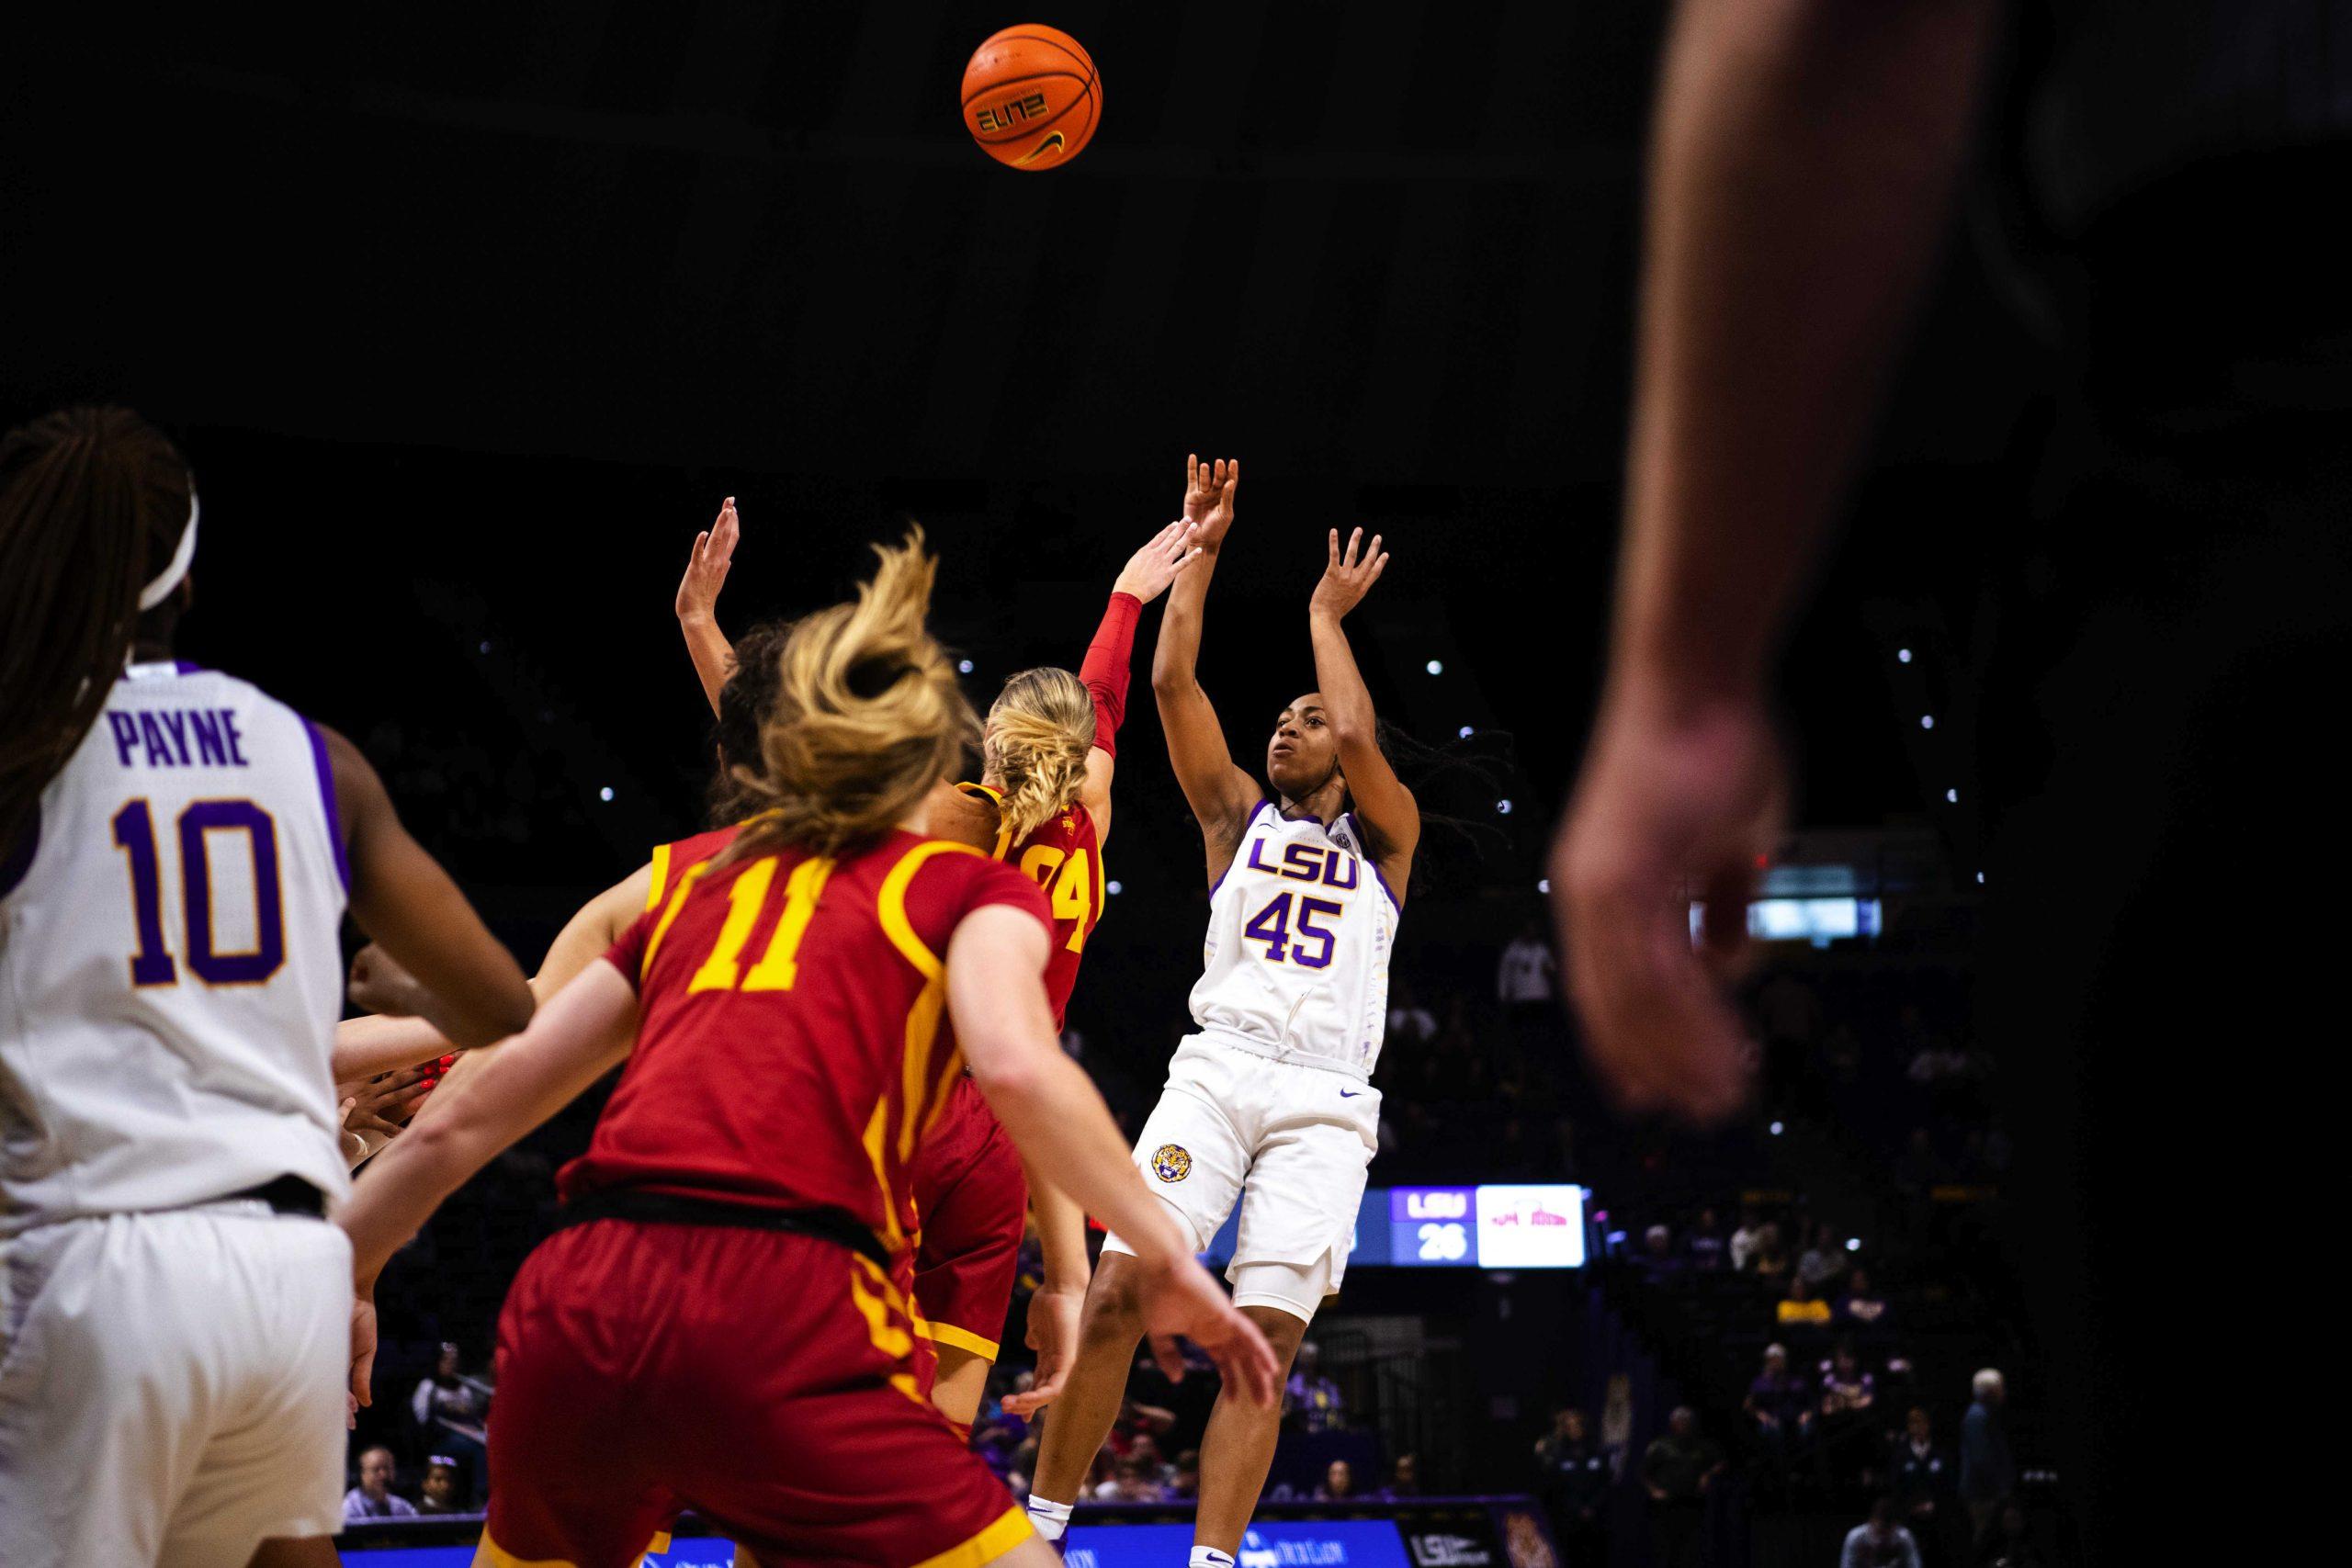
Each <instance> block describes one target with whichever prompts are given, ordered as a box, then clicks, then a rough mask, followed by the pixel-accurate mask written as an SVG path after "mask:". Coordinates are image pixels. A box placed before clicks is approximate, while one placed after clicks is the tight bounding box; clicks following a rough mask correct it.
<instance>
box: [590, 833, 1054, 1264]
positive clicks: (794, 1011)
mask: <svg viewBox="0 0 2352 1568" xmlns="http://www.w3.org/2000/svg"><path fill="white" fill-rule="evenodd" d="M688 842H692V840H688ZM671 881H672V884H673V886H672V887H671V890H670V892H669V894H668V896H667V897H665V898H663V899H662V904H661V907H660V908H657V909H649V910H647V911H646V912H645V913H644V914H643V915H641V916H639V918H638V919H637V922H636V923H635V924H634V925H632V926H630V928H629V929H628V931H627V932H626V933H624V934H623V936H622V937H621V939H620V941H619V942H616V943H614V945H613V948H612V951H611V952H610V953H606V954H605V958H606V960H607V961H608V962H610V963H611V964H613V965H614V967H616V969H618V970H619V971H620V972H621V973H622V974H623V975H624V976H627V977H628V979H629V980H630V981H631V982H632V983H633V984H635V985H636V986H637V987H638V998H639V999H638V1016H639V1021H638V1032H637V1045H636V1049H635V1050H634V1052H632V1054H631V1055H630V1056H629V1060H628V1067H627V1069H626V1070H625V1071H624V1072H623V1073H622V1075H621V1081H620V1084H619V1087H618V1088H616V1089H615V1090H614V1091H613V1098H612V1100H611V1102H610V1103H609V1104H608V1105H607V1106H606V1107H605V1113H604V1115H603V1117H602V1118H600V1119H599V1120H598V1122H597V1123H596V1132H595V1135H594V1138H593V1139H592V1140H591V1142H590V1144H589V1146H588V1152H587V1153H586V1154H584V1155H582V1156H581V1157H580V1158H578V1159H576V1160H574V1161H572V1162H571V1164H570V1165H568V1166H566V1167H565V1168H563V1171H562V1173H561V1175H560V1176H559V1177H558V1179H557V1187H558V1190H559V1191H560V1193H561V1194H562V1195H563V1197H564V1198H565V1199H567V1200H570V1199H572V1198H576V1197H579V1196H581V1195H582V1194H584V1193H588V1192H594V1191H599V1190H605V1189H608V1188H615V1187H628V1188H634V1189H639V1190H646V1191H653V1192H667V1193H675V1194H682V1195H686V1196H692V1197H698V1198H708V1199H715V1200H718V1201H723V1202H737V1203H745V1204H752V1205H760V1206H765V1207H774V1208H786V1209H835V1210H840V1211H842V1212H843V1213H847V1214H849V1215H850V1216H852V1217H853V1218H854V1219H855V1220H857V1221H858V1222H859V1223H860V1224H865V1226H867V1227H868V1228H869V1229H871V1230H872V1231H873V1233H874V1235H876V1237H877V1238H879V1239H880V1240H881V1242H882V1244H883V1246H884V1247H886V1248H887V1249H888V1250H890V1251H892V1252H894V1253H896V1252H900V1251H903V1250H904V1248H905V1247H907V1245H908V1232H907V1224H908V1221H907V1216H908V1214H909V1213H910V1200H909V1196H908V1193H909V1181H908V1168H909V1167H910V1164H911V1163H912V1162H913V1160H914V1157H915V1155H916V1152H917V1150H918V1148H919V1147H920V1146H921V1144H922V1134H923V1132H924V1131H925V1129H926V1127H927V1125H928V1123H929V1122H930V1121H931V1120H932V1118H933V1116H934V1115H935V1114H936V1112H937V1110H938V1107H939V1105H940V1103H941V1101H942V1100H943V1099H944V1096H945V1093H946V1089H947V1087H948V1086H949V1085H950V1084H952V1083H954V1082H955V1080H956V1074H957V1073H959V1072H960V1071H961V1070H962V1057H961V1055H960V1054H959V1053H958V1052H957V1051H956V1045H955V1042H954V1039H953V1037H952V1035H951V1033H950V1032H949V1029H948V1026H947V1021H946V1018H945V1009H946V999H947V987H946V965H945V961H944V954H945V953H946V952H947V942H948V938H949V936H950V935H951V934H952V933H953V932H954V931H955V929H956V925H957V924H958V923H959V922H960V921H961V920H962V919H964V917H965V916H967V915H968V914H970V913H971V912H972V911H974V910H975V909H978V908H984V907H986V906H988V905H991V904H1002V905H1007V906H1009V907H1012V908H1018V909H1021V910H1023V911H1024V912H1026V913H1029V914H1031V915H1034V916H1035V917H1036V918H1037V919H1038V920H1039V921H1040V922H1046V897H1045V896H1044V895H1043V894H1041V893H1040V892H1039V890H1038V888H1037V887H1036V886H1035V884H1034V883H1032V882H1030V881H1029V880H1028V879H1026V878H1024V877H1022V876H1021V875H1019V874H1016V873H1015V872H1013V871H1012V870H1011V869H1009V868H1008V867H1005V866H1002V865H999V864H997V863H993V862H991V861H990V860H989V859H988V858H987V857H986V856H983V855H980V854H978V853H976V852H973V851H971V850H969V849H967V848H966V847H965V846H963V845H961V844H951V843H947V842H944V841H942V840H922V839H918V838H916V837H914V836H913V835H912V834H910V833H903V832H893V833H891V834H889V835H888V837H887V838H885V839H884V840H882V841H881V842H880V843H878V844H877V845H876V846H875V847H873V848H871V849H868V850H865V851H864V852H860V853H857V854H854V855H850V856H846V857H844V858H842V859H840V860H834V859H831V858H830V857H826V856H821V855H809V854H805V853H802V852H795V851H785V852H778V853H775V854H767V855H761V856H758V857H755V858H752V859H749V860H744V861H741V862H738V863H733V864H729V865H723V866H717V867H716V868H714V863H713V861H712V860H710V859H705V860H701V861H698V862H697V863H695V864H693V865H690V866H688V867H686V868H685V869H684V870H683V871H677V872H675V873H674V874H673V877H672V878H671Z"/></svg>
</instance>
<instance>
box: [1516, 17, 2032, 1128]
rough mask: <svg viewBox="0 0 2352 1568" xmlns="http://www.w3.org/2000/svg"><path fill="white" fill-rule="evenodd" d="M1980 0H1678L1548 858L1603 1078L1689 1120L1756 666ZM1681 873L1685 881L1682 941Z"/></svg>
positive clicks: (1896, 305) (1928, 187) (1713, 1007)
mask: <svg viewBox="0 0 2352 1568" xmlns="http://www.w3.org/2000/svg"><path fill="white" fill-rule="evenodd" d="M1996 15H1997V6H1996V0H1684V3H1683V4H1682V5H1680V6H1678V7H1677V12H1676V17H1675V24H1674V30H1673V35H1672V38H1671V39H1670V41H1669V42H1668V48H1667V55H1666V62H1665V67H1664V71H1663V74H1662V76H1661V79H1660V86H1659V92H1658V108H1657V124H1656V126H1655V129H1654V133H1653V136H1652V141H1651V160H1650V170H1649V197H1648V200H1649V215H1648V223H1647V234H1646V250H1647V254H1646V256H1645V262H1644V268H1643V281H1642V299H1641V324H1640V328H1639V331H1638V333H1637V345H1636V351H1637V359H1638V366H1637V371H1636V378H1635V379H1636V389H1635V393H1634V415H1633V432H1632V446H1631V452H1630V455H1629V457H1628V460H1627V468H1626V502H1625V519H1626V521H1625V540H1624V547H1623V559H1622V562H1621V565H1620V568H1619V575H1618V591H1617V612H1616V624H1615V626H1614V628H1613V631H1612V636H1611V655H1610V671H1609V678H1608V681H1607V682H1606V684H1605V687H1604V691H1603V695H1602V701H1601V712H1600V720H1599V722H1598V723H1597V724H1596V726H1595V728H1594V734H1593V739H1592V741H1591V743H1590V746H1589V750H1588V754H1587V756H1586V760H1585V767H1584V774H1583V778H1582V780H1581V781H1580V782H1579V784H1578V785H1577V795H1576V800H1575V803H1574V804H1573V805H1572V806H1571V807H1570V809H1569V814H1568V819H1567V824H1566V829H1565V830H1564V832H1563V835H1562V838H1561V841H1560V844H1559V846H1558V848H1557V850H1556V851H1555V854H1554V858H1553V864H1552V886H1553V900H1554V903H1555V908H1556V909H1557V912H1558V917H1559V921H1560V926H1561V939H1562V943H1563V952H1564V958H1565V964H1564V967H1565V968H1566V973H1567V977H1568V984H1569V988H1570V990H1571V992H1572V994H1573V995H1574V997H1575V998H1576V1002H1577V1010H1578V1011H1579V1013H1580V1014H1581V1015H1582V1017H1583V1020H1584V1023H1585V1029H1584V1035H1585V1039H1586V1042H1587V1049H1588V1051H1589V1055H1590V1056H1591V1058H1592V1062H1593V1065H1594V1066H1595V1068H1596V1069H1597V1070H1598V1072H1599V1074H1600V1077H1601V1078H1602V1080H1603V1081H1604V1082H1605V1083H1606V1084H1608V1085H1609V1086H1610V1087H1611V1089H1614V1090H1615V1091H1616V1093H1617V1094H1618V1095H1619V1096H1620V1097H1621V1098H1622V1099H1623V1100H1627V1101H1628V1102H1631V1103H1635V1104H1641V1105H1655V1106H1664V1107H1667V1108H1669V1109H1672V1110H1675V1111H1679V1112H1680V1113H1682V1114H1684V1115H1686V1116H1691V1117H1694V1118H1698V1119H1702V1120H1713V1119H1716V1118H1720V1117H1723V1116H1725V1115H1728V1114H1730V1113H1731V1111H1733V1110H1734V1109H1735V1108H1736V1106H1737V1105H1738V1104H1739V1103H1740V1101H1741V1100H1742V1099H1743V1098H1744V1097H1745V1093H1746V1089H1747V1077H1748V1069H1747V1066H1746V1059H1747V1053H1746V1048H1745V1043H1744V1041H1743V1039H1742V1036H1741V1032H1740V1029H1739V1024H1738V1021H1737V1019H1736V1016H1735V1015H1734V1013H1733V1011H1732V1010H1731V1009H1730V1008H1729V1007H1728V1006H1727V1005H1726V1004H1725V1003H1724V1000H1723V998H1721V997H1720V995H1718V994H1717V992H1716V990H1715V988H1714V981H1715V980H1716V978H1717V977H1718V976H1725V977H1727V976H1730V975H1732V974H1734V973H1736V972H1737V970H1738V968H1739V964H1738V962H1737V961H1738V958H1739V952H1738V950H1739V948H1740V947H1741V946H1742V945H1743V944H1744V942H1746V938H1747V923H1746V918H1745V905H1746V903H1747V895H1748V892H1749V889H1750V886H1751V885H1752V881H1753V877H1754V866H1755V864H1756V861H1757V857H1758V852H1761V851H1765V850H1768V849H1770V847H1771V843H1772V840H1773V839H1774V837H1775V836H1776V825H1777V821H1778V815H1777V807H1778V804H1779V796H1780V787H1779V786H1780V778H1779V749H1778V747H1777V745H1776V744H1775V742H1774V738H1773V735H1772V727H1771V724H1770V715H1769V711H1768V701H1767V697H1766V692H1767V689H1768V686H1769V682H1770V665H1771V663H1772V661H1773V659H1774V656H1775V653H1776V651H1777V646H1778V643H1779V640H1780V637H1781V633H1782V630H1783V628H1784V627H1785V626H1786V624H1787V622H1788V620H1789V617H1790V615H1792V612H1793V610H1794V607H1795V606H1796V604H1798V603H1799V601H1800V600H1801V598H1802V596H1803V589H1804V577H1805V572H1806V569H1807V567H1808V566H1809V565H1810V563H1811V561H1812V559H1813V558H1814V556H1815V554H1816V552H1817V551H1818V549H1819V547H1820V545H1821V542H1822V540H1823V538H1824V537H1825V536H1826V533H1827V531H1828V528H1829V525H1830V523H1831V520H1832V518H1833V516H1834V515H1835V513H1836V510H1837V504H1838V497H1839V494H1840V493H1841V491H1842V490H1843V489H1844V486H1845V482H1846V479H1847V476H1848V473H1849V470H1850V469H1851V468H1852V466H1853V462H1854V459H1855V457H1856V454H1857V453H1858V452H1859V450H1860V446H1861V443H1862V440H1863V437H1864V436H1865V434H1866V433H1867V432H1868V429H1869V426H1870V423H1871V417H1872V414H1873V412H1874V410H1875V409H1876V407H1877V404H1878V401H1879V393H1880V389H1881V387H1882V385H1883V381H1884V379H1885V377H1886V372H1887V368H1888V366H1889V365H1890V363H1891V361H1892V360H1893V358H1894V353H1895V350H1896V348H1897V346H1898V344H1900V342H1901V339H1902V329H1903V325H1904V322H1905V318H1906V317H1907V316H1908V314H1909V311H1910V308H1911V305H1912V302H1913V300H1914V299H1915V298H1916V297H1917V294H1918V292H1919V288H1920V285H1921V282H1922V279H1923V278H1924V277H1925V276H1926V274H1927V269H1928V263H1929V261H1930V260H1931V258H1932V257H1933V255H1934V254H1935V249H1936V243H1937V240H1938V238H1939V234H1940V233H1941V231H1942V230H1943V228H1944V224H1945V220H1946V215H1947V213H1948V210H1949V208H1950V202H1951V189H1952V185H1953V182H1954V179H1955V176H1956V175H1957V173H1958V171H1959V169H1960V167H1961V164H1962V158H1963V155H1964V153H1965V151H1966V146H1967V140H1968V121H1969V115H1970V109H1971V106H1972V103H1973V98H1974V96H1975V84H1976V79H1977V76H1978V73H1979V67H1980V64H1981V62H1982V61H1983V58H1984V54H1985V41H1986V39H1987V36H1988V35H1989V33H1990V31H1991V28H1992V24H1993V20H1994V18H1995V17H1996ZM1763 300H1769V301H1770V309H1758V301H1763ZM1686 886H1688V887H1690V888H1692V889H1695V890H1697V891H1698V893H1699V895H1700V896H1701V897H1702V898H1703V899H1704V900H1705V903H1706V906H1707V908H1706V919H1705V931H1706V951H1705V952H1704V953H1703V954H1702V955H1694V954H1693V953H1692V952H1691V943H1690V942H1689V940H1688V937H1687V927H1685V925H1684V922H1685V921H1686V920H1687V919H1688V917H1687V914H1686V912H1685V910H1686V906H1685V905H1684V903H1683V894H1682V889H1683V888H1684V887H1686ZM1678 931H1683V932H1685V933H1686V934H1683V935H1680V936H1678V935H1677V932H1678Z"/></svg>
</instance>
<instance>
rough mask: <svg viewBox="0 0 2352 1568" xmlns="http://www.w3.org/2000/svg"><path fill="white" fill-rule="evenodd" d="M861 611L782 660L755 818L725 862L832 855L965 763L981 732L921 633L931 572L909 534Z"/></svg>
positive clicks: (817, 617)
mask: <svg viewBox="0 0 2352 1568" xmlns="http://www.w3.org/2000/svg"><path fill="white" fill-rule="evenodd" d="M875 553H876V554H877V555H879V556H880V557H881V558H882V564H881V565H880V566H879V567H878V568H877V569H876V570H875V573H874V577H873V579H872V581H867V582H864V583H860V584H859V585H858V590H857V598H856V600H855V602H854V603H851V604H835V605H832V606H831V607H830V608H827V609H823V610H820V611H818V612H817V613H816V614H814V615H807V616H804V617H802V619H801V620H800V622H799V623H798V624H797V625H796V626H794V627H793V628H792V631H791V635H790V636H788V637H786V638H785V641H784V647H783V650H782V651H781V652H780V653H778V654H776V655H775V660H776V691H775V702H774V704H773V705H771V706H770V708H769V709H768V712H767V714H766V716H764V717H763V720H762V721H761V724H760V761H759V766H758V767H757V768H749V767H738V768H736V769H735V770H734V775H735V779H736V782H737V783H738V784H741V786H742V792H743V796H744V803H745V804H746V805H747V806H749V807H752V808H754V809H756V810H757V811H758V813H759V815H758V817H757V818H755V819H754V820H753V822H752V826H751V827H750V828H749V829H747V830H746V831H745V832H743V833H742V834H741V835H740V836H738V838H737V839H736V841H735V843H734V845H733V846H732V847H730V848H729V851H728V858H729V860H741V859H743V858H745V857H747V856H750V855H754V854H763V853H766V852H770V851H772V850H775V849H778V848H781V847H784V846H786V845H791V846H796V847H799V848H804V849H809V850H813V851H816V852H819V853H821V854H834V853H838V852H842V851H843V850H847V849H852V848H854V847H856V846H858V845H860V844H862V843H865V842H866V841H868V840H874V839H877V838H879V837H881V836H882V835H883V834H884V833H886V832H888V831H889V829H891V828H892V827H893V826H894V825H895V824H897V823H898V822H899V821H901V820H902V819H904V818H907V817H908V816H910V814H911V813H912V812H913V811H914V809H915V807H916V806H917V805H918V804H919V803H920V802H921V801H922V797H923V796H924V795H926V794H928V793H929V792H930V790H931V787H932V786H933V784H937V783H938V782H939V781H940V780H941V779H944V778H946V777H947V776H949V775H950V774H951V773H954V772H955V771H956V767H957V765H958V764H959V763H960V762H961V761H962V760H963V753H964V749H965V748H966V747H967V745H969V744H970V743H971V742H972V740H973V739H974V738H975V735H976V733H977V731H978V722H977V721H976V720H975V719H974V717H973V715H972V708H971V705H970V704H968V703H967V702H966V701H965V700H964V694H963V692H962V691H961V689H960V688H958V686H957V685H956V671H955V667H954V666H953V665H951V664H950V663H949V662H948V660H947V655H946V653H945V652H944V650H943V649H941V648H940V646H939V644H937V643H936V642H934V641H933V640H932V637H931V633H930V632H929V631H928V630H926V629H925V627H924V626H923V617H924V616H925V615H927V614H928V613H929V611H930V608H931V584H932V578H933V573H934V571H935V570H936V568H937V562H936V560H935V559H934V558H933V557H931V556H930V555H928V554H926V553H925V552H924V550H923V539H922V529H920V528H915V529H910V531H909V532H908V534H907V537H906V542H905V543H904V544H902V545H899V547H897V548H895V549H893V548H886V547H882V546H879V545H877V546H876V547H875Z"/></svg>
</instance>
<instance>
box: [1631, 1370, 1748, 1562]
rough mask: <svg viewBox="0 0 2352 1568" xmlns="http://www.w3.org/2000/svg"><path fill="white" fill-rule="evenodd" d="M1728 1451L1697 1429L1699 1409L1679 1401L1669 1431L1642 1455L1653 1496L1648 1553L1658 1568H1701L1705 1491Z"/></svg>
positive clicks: (1721, 1469) (1645, 1484)
mask: <svg viewBox="0 0 2352 1568" xmlns="http://www.w3.org/2000/svg"><path fill="white" fill-rule="evenodd" d="M1727 1462H1728V1461H1725V1460H1724V1450H1723V1449H1722V1447H1721V1446H1720V1445H1718V1444H1717V1443H1716V1442H1715V1441H1714V1440H1713V1438H1707V1437H1704V1436H1702V1434H1701V1433H1700V1431H1699V1416H1698V1413H1697V1412H1696V1411H1694V1410H1692V1409H1691V1407H1690V1406H1689V1405H1687V1404H1684V1405H1678V1406H1676V1408H1675V1411H1674V1414H1673V1415H1672V1416H1668V1418H1667V1431H1666V1435H1665V1436H1664V1437H1662V1438H1657V1439H1655V1440H1654V1441H1652V1442H1651V1444H1650V1446H1649V1448H1648V1450H1645V1452H1644V1453H1643V1455H1642V1485H1643V1487H1644V1488H1645V1489H1646V1490H1647V1491H1648V1493H1649V1495H1650V1556H1651V1560H1652V1561H1653V1562H1656V1563H1657V1564H1659V1568H1697V1564H1698V1563H1699V1561H1700V1533H1701V1527H1702V1524H1703V1523H1704V1522H1705V1514H1704V1511H1705V1507H1706V1500H1707V1493H1708V1491H1709V1489H1711V1488H1712V1487H1713V1485H1714V1483H1715V1478H1716V1477H1718V1476H1720V1475H1721V1474H1723V1472H1724V1465H1725V1464H1726V1463H1727Z"/></svg>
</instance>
